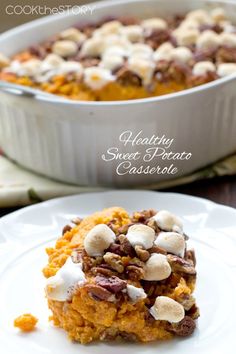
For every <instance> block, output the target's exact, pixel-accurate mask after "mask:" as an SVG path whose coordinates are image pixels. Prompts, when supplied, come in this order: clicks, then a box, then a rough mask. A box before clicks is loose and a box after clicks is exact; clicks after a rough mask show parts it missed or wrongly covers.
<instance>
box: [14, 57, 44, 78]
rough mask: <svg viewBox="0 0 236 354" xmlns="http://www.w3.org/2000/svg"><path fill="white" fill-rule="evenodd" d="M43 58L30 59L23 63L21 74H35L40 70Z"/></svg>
mask: <svg viewBox="0 0 236 354" xmlns="http://www.w3.org/2000/svg"><path fill="white" fill-rule="evenodd" d="M41 63H42V62H41V60H39V59H30V60H27V61H25V62H23V63H21V68H20V71H19V75H21V76H23V75H25V76H35V75H37V74H38V73H39V72H40V69H41Z"/></svg>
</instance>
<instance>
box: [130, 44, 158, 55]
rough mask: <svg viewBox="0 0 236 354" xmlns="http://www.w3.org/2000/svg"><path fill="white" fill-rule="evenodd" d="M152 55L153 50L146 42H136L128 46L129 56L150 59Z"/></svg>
mask: <svg viewBox="0 0 236 354" xmlns="http://www.w3.org/2000/svg"><path fill="white" fill-rule="evenodd" d="M152 55H153V50H152V48H151V47H150V46H149V45H147V44H142V43H137V44H133V45H132V46H131V47H130V56H131V57H137V58H143V59H151V58H152Z"/></svg>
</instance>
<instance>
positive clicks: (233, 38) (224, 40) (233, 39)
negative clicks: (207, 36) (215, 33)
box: [219, 32, 236, 48]
mask: <svg viewBox="0 0 236 354" xmlns="http://www.w3.org/2000/svg"><path fill="white" fill-rule="evenodd" d="M219 38H220V44H221V45H225V46H227V47H231V48H236V33H227V32H223V33H221V34H220V35H219Z"/></svg>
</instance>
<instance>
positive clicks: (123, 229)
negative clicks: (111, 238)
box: [117, 223, 134, 234]
mask: <svg viewBox="0 0 236 354" xmlns="http://www.w3.org/2000/svg"><path fill="white" fill-rule="evenodd" d="M132 225H134V223H130V224H126V225H123V226H121V227H119V229H118V230H117V231H118V233H119V234H127V232H128V229H129V227H130V226H132Z"/></svg>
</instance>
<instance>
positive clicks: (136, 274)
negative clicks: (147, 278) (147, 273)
mask: <svg viewBox="0 0 236 354" xmlns="http://www.w3.org/2000/svg"><path fill="white" fill-rule="evenodd" d="M126 273H127V276H128V278H129V279H130V280H140V279H143V278H144V270H143V269H142V268H140V267H138V266H135V265H128V266H127V267H126Z"/></svg>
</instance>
